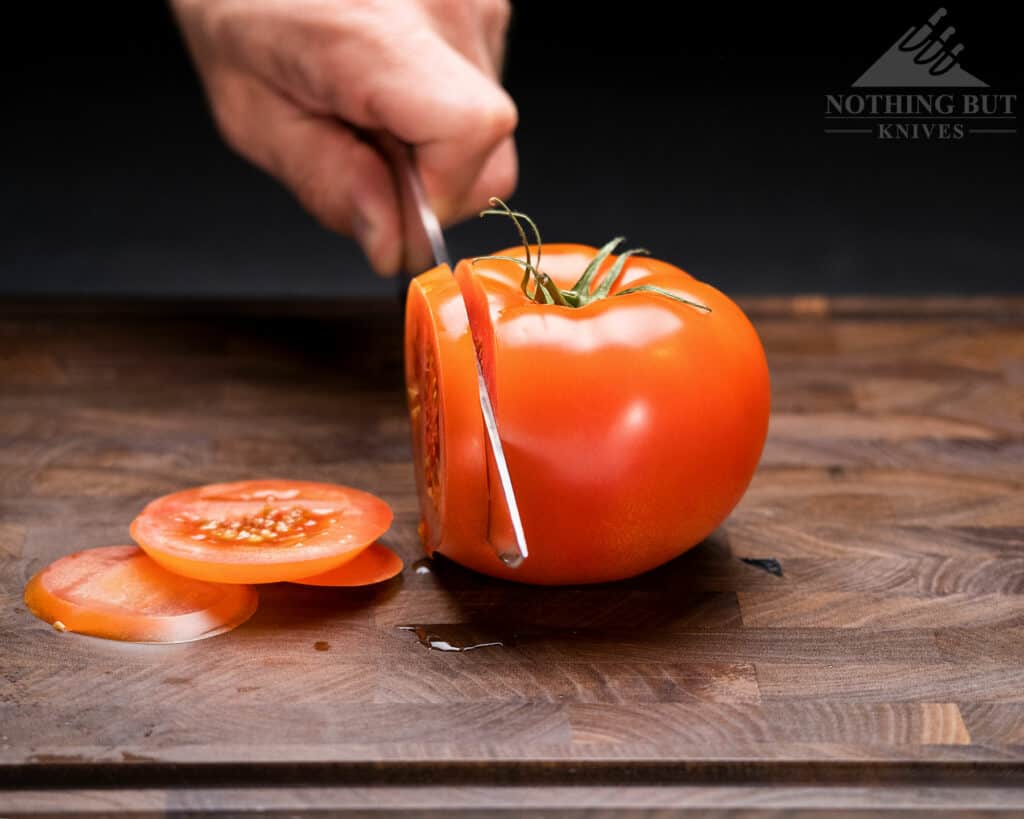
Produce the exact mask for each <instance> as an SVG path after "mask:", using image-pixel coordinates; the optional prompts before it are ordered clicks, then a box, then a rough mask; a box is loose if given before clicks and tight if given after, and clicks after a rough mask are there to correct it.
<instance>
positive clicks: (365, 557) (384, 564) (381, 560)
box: [292, 543, 405, 586]
mask: <svg viewBox="0 0 1024 819" xmlns="http://www.w3.org/2000/svg"><path fill="white" fill-rule="evenodd" d="M404 566H405V564H404V563H403V562H402V558H400V557H399V556H398V555H396V554H395V553H394V552H392V551H391V550H390V549H389V548H388V547H387V546H384V545H383V544H381V543H374V544H372V545H370V546H368V547H367V548H366V549H364V550H363V551H361V552H360V553H359V554H358V555H356V556H355V557H354V558H352V560H350V561H348V563H344V564H342V565H341V566H338V568H336V569H330V570H329V571H326V572H324V573H323V574H318V575H315V576H313V577H303V578H302V579H300V580H293V581H292V582H293V583H300V584H301V585H303V586H369V585H371V584H373V583H383V582H384V581H385V580H390V579H391V578H393V577H397V576H398V575H399V574H401V572H402V569H403V568H404Z"/></svg>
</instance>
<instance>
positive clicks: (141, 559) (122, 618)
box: [25, 546, 258, 643]
mask: <svg viewBox="0 0 1024 819" xmlns="http://www.w3.org/2000/svg"><path fill="white" fill-rule="evenodd" d="M257 601H258V598H257V595H256V591H255V589H252V588H250V587H249V586H240V585H226V584H223V583H207V582H204V581H202V580H193V579H192V578H188V577H181V576H180V575H176V574H172V573H171V572H169V571H167V570H166V569H164V568H162V567H161V566H159V565H157V564H156V563H155V562H154V561H152V560H150V559H149V557H147V556H146V553H145V552H143V551H142V550H141V549H139V548H138V547H136V546H101V547H99V548H96V549H87V550H85V551H82V552H76V553H74V554H71V555H67V556H66V557H62V558H60V559H59V560H57V561H55V562H54V563H51V564H50V565H49V566H47V567H46V568H45V569H43V570H42V571H41V572H39V573H38V574H36V575H35V576H34V577H33V578H32V579H31V580H30V581H29V582H28V585H27V586H25V603H26V605H27V606H28V607H29V610H30V611H31V612H32V613H33V614H34V615H35V616H36V617H38V618H39V619H41V620H45V621H46V622H47V623H50V624H51V625H52V626H53V627H54V628H56V629H57V630H59V631H74V632H78V633H79V634H88V635H90V636H92V637H104V638H106V639H108V640H126V641H129V642H133V643H184V642H188V641H190V640H202V639H203V638H205V637H213V636H214V635H215V634H222V633H223V632H225V631H230V630H231V629H233V628H235V626H239V625H241V624H242V623H244V622H245V621H246V620H248V619H249V618H250V617H251V616H252V614H253V612H254V611H256V604H257Z"/></svg>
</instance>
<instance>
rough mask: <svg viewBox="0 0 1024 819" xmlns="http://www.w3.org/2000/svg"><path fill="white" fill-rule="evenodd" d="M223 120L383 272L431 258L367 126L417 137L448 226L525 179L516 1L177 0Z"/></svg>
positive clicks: (241, 149) (237, 141) (232, 136)
mask: <svg viewBox="0 0 1024 819" xmlns="http://www.w3.org/2000/svg"><path fill="white" fill-rule="evenodd" d="M171 2H172V6H173V8H174V10H175V13H176V15H177V17H178V20H179V22H180V25H181V28H182V30H183V31H184V34H185V39H186V41H187V43H188V46H189V49H190V51H191V52H192V55H193V59H194V60H195V63H196V65H197V67H198V69H199V73H200V75H201V78H202V81H203V85H204V87H205V89H206V94H207V96H208V98H209V100H210V106H211V108H212V110H213V114H214V119H215V120H216V122H217V126H218V128H219V129H220V131H221V133H222V135H223V136H224V138H225V140H226V141H227V142H228V144H229V145H231V146H232V147H233V148H234V149H235V150H236V151H238V153H240V154H242V156H244V157H246V158H247V159H249V160H250V161H251V162H253V163H254V164H256V165H258V166H259V167H261V168H263V169H264V170H266V171H268V172H269V173H270V174H272V175H273V176H275V177H276V178H277V179H278V180H280V181H281V182H282V183H283V184H284V185H285V186H287V187H288V188H290V189H291V190H292V192H293V193H294V194H295V195H296V196H297V197H298V199H299V200H300V201H301V202H302V204H303V205H304V206H305V207H306V208H307V209H308V210H309V211H310V212H311V213H313V215H315V216H316V217H317V219H319V221H320V222H321V223H322V224H324V225H325V226H326V227H328V228H330V229H331V230H335V231H337V232H339V233H343V234H346V235H350V236H353V237H355V239H356V240H357V241H358V242H359V243H360V245H361V246H362V248H363V250H364V252H365V253H366V255H367V258H368V259H369V260H370V263H371V264H372V266H373V267H374V269H375V270H376V271H377V272H378V273H380V274H382V275H391V274H394V273H396V272H397V271H398V269H399V268H400V267H401V266H402V265H403V263H404V264H405V265H406V266H407V268H408V269H410V270H415V271H419V270H422V269H425V268H426V267H428V266H429V258H424V253H423V249H422V248H419V247H418V245H417V244H416V243H410V242H408V241H406V239H405V238H404V237H403V232H402V217H401V206H400V200H399V194H398V191H397V188H396V185H395V181H394V179H393V178H392V173H391V169H390V167H389V164H388V162H387V160H386V159H385V158H384V156H383V155H382V154H381V153H380V152H379V151H378V150H377V149H376V148H375V147H374V144H373V140H372V139H367V138H366V134H367V133H371V132H373V131H385V132H387V133H390V134H391V135H393V136H394V137H397V138H398V139H400V140H402V141H403V142H407V143H409V144H411V145H413V146H414V147H415V151H416V157H417V162H418V164H419V168H420V172H421V174H422V176H423V182H424V187H425V188H426V191H427V196H428V198H429V199H430V201H431V203H432V204H433V206H434V208H435V210H436V212H437V214H438V217H439V218H440V220H441V221H442V222H443V223H450V222H453V221H457V220H458V219H460V218H464V217H466V216H468V215H469V214H471V213H473V212H475V211H477V210H479V209H480V208H481V207H483V206H486V203H487V199H488V197H490V196H502V197H505V196H508V195H509V194H510V193H511V191H512V189H513V188H514V187H515V183H516V175H517V161H516V150H515V144H514V142H513V140H512V132H513V131H514V129H515V126H516V108H515V104H514V103H513V102H512V100H511V98H510V97H509V96H508V94H506V93H505V91H504V90H503V89H502V88H501V86H500V83H499V75H500V70H501V64H502V59H503V56H504V47H505V32H506V29H507V27H508V18H509V5H508V2H507V0H171Z"/></svg>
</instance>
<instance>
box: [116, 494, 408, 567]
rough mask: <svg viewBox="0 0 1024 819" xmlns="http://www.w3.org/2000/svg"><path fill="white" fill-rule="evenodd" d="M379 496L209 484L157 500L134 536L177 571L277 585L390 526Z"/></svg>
mask: <svg viewBox="0 0 1024 819" xmlns="http://www.w3.org/2000/svg"><path fill="white" fill-rule="evenodd" d="M391 518H392V514H391V509H390V508H389V507H388V505H387V504H386V503H385V502H384V501H382V500H381V499H380V498H378V497H376V496H374V495H371V494H369V493H368V492H362V491H360V490H358V489H352V488H350V487H347V486H337V485H335V484H329V483H314V482H311V481H286V480H259V481H239V482H237V483H221V484H211V485H209V486H200V487H196V488H194V489H186V490H184V491H181V492H175V493H173V494H171V495H165V496H164V497H162V498H157V499H156V500H155V501H153V502H152V503H150V504H149V505H148V506H146V508H145V509H144V510H143V511H142V513H141V514H140V515H139V516H138V517H137V518H136V519H135V521H134V522H133V523H132V526H131V534H132V538H134V540H135V541H136V542H137V543H138V544H139V545H140V546H141V547H142V548H143V549H145V550H146V552H147V553H148V554H149V556H150V557H152V558H153V559H154V560H156V561H157V562H158V563H160V564H162V565H163V566H165V567H166V568H168V569H170V570H171V571H173V572H176V573H178V574H183V575H185V576H186V577H195V578H199V579H200V580H212V581H215V582H220V583H274V582H277V581H281V580H297V579H299V578H303V577H309V576H311V575H315V574H320V573H322V572H326V571H328V570H329V569H333V568H335V567H336V566H340V565H341V564H343V563H345V562H347V561H349V560H352V559H353V558H354V557H355V556H356V555H357V554H359V552H360V551H362V550H363V549H365V548H366V547H367V546H368V545H369V544H370V543H372V542H373V541H374V540H376V539H377V538H378V537H379V536H380V535H382V534H384V532H386V531H387V529H388V527H389V526H390V525H391Z"/></svg>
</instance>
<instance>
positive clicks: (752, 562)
mask: <svg viewBox="0 0 1024 819" xmlns="http://www.w3.org/2000/svg"><path fill="white" fill-rule="evenodd" d="M740 560H742V561H743V562H744V563H746V564H747V565H748V566H753V567H754V568H755V569H761V571H764V572H768V574H773V575H775V576H776V577H782V564H781V563H779V561H777V560H776V559H775V558H774V557H741V558H740Z"/></svg>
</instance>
